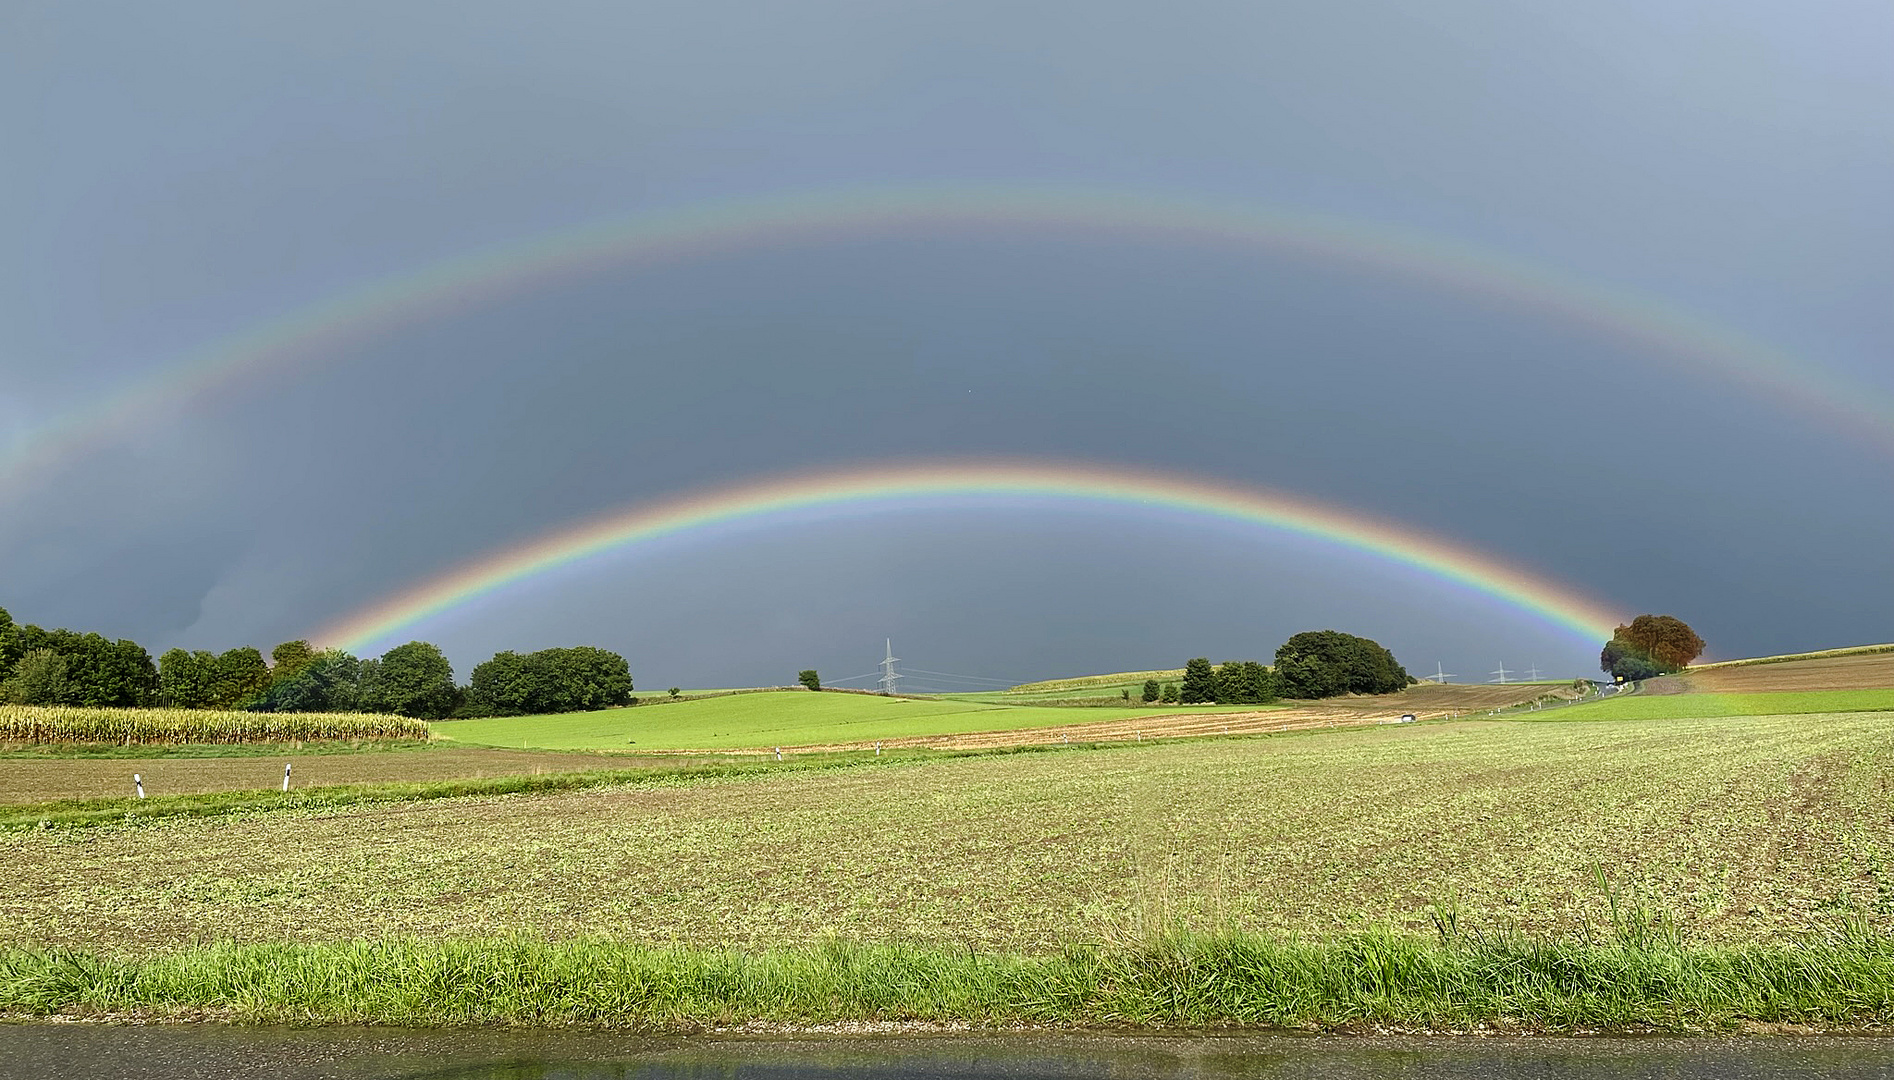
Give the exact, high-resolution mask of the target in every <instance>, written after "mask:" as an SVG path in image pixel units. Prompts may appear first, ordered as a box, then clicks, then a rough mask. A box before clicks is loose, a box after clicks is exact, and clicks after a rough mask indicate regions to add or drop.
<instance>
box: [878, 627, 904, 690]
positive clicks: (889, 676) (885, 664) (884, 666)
mask: <svg viewBox="0 0 1894 1080" xmlns="http://www.w3.org/2000/svg"><path fill="white" fill-rule="evenodd" d="M887 646H888V655H887V658H886V659H884V660H882V661H881V692H882V693H884V694H887V695H889V696H890V697H892V696H893V695H894V684H895V683H896V682H899V681H900V679H901V676H900V675H898V674H896V673H895V670H894V664H895V656H894V639H893V638H889V639H888V641H887Z"/></svg>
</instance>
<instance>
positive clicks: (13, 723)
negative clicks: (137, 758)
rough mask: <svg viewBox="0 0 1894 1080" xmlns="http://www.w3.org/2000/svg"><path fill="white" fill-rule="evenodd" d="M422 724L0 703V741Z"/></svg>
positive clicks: (152, 738)
mask: <svg viewBox="0 0 1894 1080" xmlns="http://www.w3.org/2000/svg"><path fill="white" fill-rule="evenodd" d="M427 737H428V727H427V724H426V723H424V722H423V721H420V720H411V719H409V718H408V717H405V716H390V715H387V714H385V713H254V712H216V711H211V710H205V709H89V708H79V707H72V706H65V705H0V743H15V744H19V743H116V744H120V745H126V746H131V745H147V744H162V743H250V742H297V741H301V740H319V739H420V740H426V739H427Z"/></svg>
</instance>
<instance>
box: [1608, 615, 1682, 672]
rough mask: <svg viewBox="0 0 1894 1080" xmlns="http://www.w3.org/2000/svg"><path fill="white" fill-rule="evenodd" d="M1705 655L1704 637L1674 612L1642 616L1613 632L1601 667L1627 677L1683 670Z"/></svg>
mask: <svg viewBox="0 0 1894 1080" xmlns="http://www.w3.org/2000/svg"><path fill="white" fill-rule="evenodd" d="M1702 655H1703V639H1702V638H1700V637H1698V636H1697V632H1696V631H1695V630H1692V629H1690V625H1689V624H1688V623H1686V622H1684V621H1683V620H1682V619H1679V618H1677V617H1675V616H1672V615H1639V616H1638V617H1637V618H1635V619H1632V620H1631V622H1630V625H1628V626H1620V627H1618V629H1617V630H1615V631H1613V632H1612V635H1611V640H1610V641H1609V642H1607V643H1606V644H1605V648H1604V651H1603V652H1601V653H1599V654H1598V666H1599V667H1600V668H1602V669H1604V670H1605V671H1608V672H1610V673H1611V674H1613V675H1616V676H1620V677H1622V678H1625V679H1648V678H1650V677H1651V676H1653V675H1668V674H1670V673H1672V672H1676V671H1682V670H1683V669H1684V668H1686V667H1688V666H1689V665H1690V662H1691V661H1692V660H1695V659H1696V658H1697V657H1699V656H1702Z"/></svg>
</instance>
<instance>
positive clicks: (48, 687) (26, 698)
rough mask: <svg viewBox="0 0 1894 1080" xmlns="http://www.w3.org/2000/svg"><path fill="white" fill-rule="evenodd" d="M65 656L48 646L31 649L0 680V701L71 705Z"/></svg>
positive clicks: (69, 682)
mask: <svg viewBox="0 0 1894 1080" xmlns="http://www.w3.org/2000/svg"><path fill="white" fill-rule="evenodd" d="M68 668H69V665H68V664H67V663H66V658H65V657H63V656H61V655H60V654H58V653H56V652H54V651H53V650H51V649H34V650H33V651H31V652H29V653H27V654H26V655H25V656H22V657H20V659H19V660H18V661H17V662H15V663H14V665H13V673H12V674H11V675H9V676H7V679H6V681H5V682H0V701H5V702H6V703H7V704H9V705H65V704H70V702H69V700H68V699H69V698H70V697H71V696H72V679H71V676H70V674H69V671H68Z"/></svg>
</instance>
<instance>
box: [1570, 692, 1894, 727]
mask: <svg viewBox="0 0 1894 1080" xmlns="http://www.w3.org/2000/svg"><path fill="white" fill-rule="evenodd" d="M1883 709H1894V690H1812V691H1785V692H1772V693H1757V694H1631V695H1626V696H1622V697H1614V698H1606V699H1604V700H1603V701H1593V702H1587V703H1586V704H1583V705H1573V706H1570V707H1567V708H1561V709H1553V710H1549V711H1547V712H1545V713H1543V714H1542V717H1541V718H1542V719H1544V720H1547V721H1553V720H1682V719H1691V718H1711V717H1724V716H1791V715H1799V714H1806V713H1835V712H1870V711H1875V710H1883Z"/></svg>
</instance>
